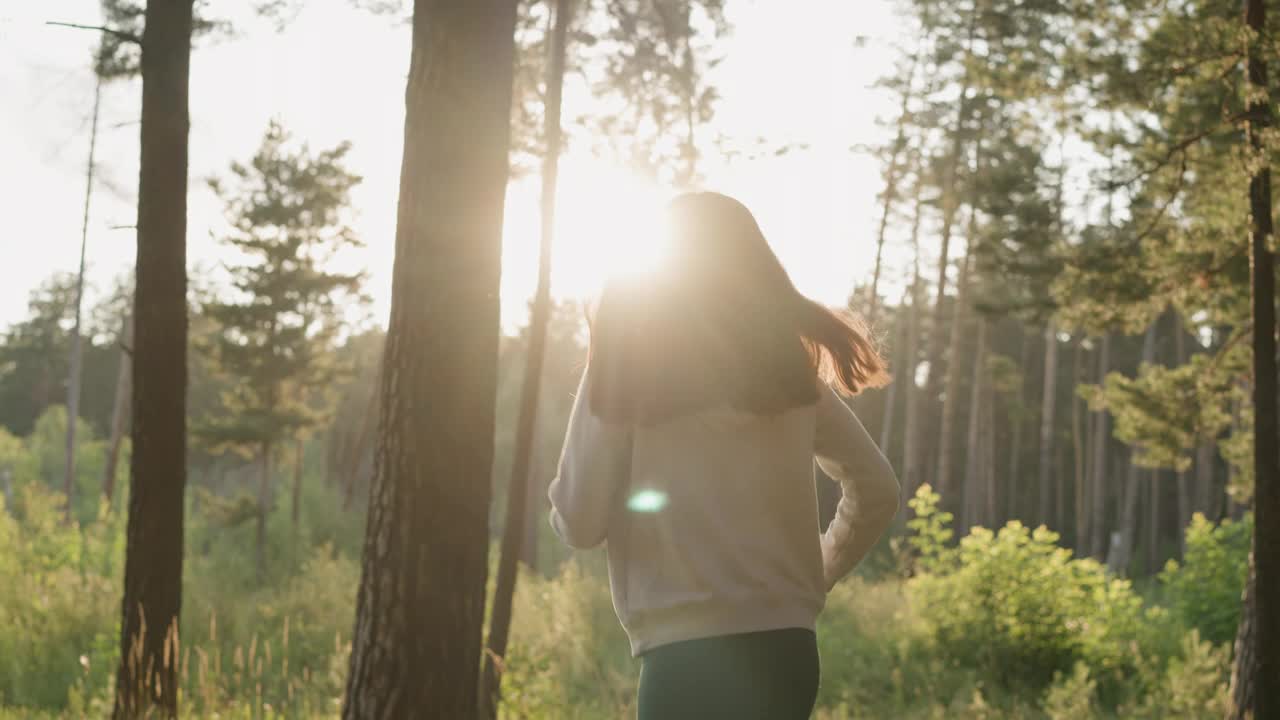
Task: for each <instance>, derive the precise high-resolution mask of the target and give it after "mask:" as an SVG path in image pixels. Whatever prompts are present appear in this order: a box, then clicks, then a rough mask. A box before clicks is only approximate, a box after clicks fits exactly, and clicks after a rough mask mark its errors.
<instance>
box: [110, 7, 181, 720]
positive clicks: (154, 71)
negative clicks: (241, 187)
mask: <svg viewBox="0 0 1280 720" xmlns="http://www.w3.org/2000/svg"><path fill="white" fill-rule="evenodd" d="M192 4H193V0H148V2H147V7H146V16H145V23H146V25H145V27H146V29H145V30H144V31H143V37H142V123H141V133H140V135H141V159H140V162H139V177H138V222H137V225H138V246H137V267H136V276H135V278H136V285H137V287H136V290H135V291H134V311H133V315H134V343H133V349H134V362H133V402H132V405H133V429H132V440H133V452H132V455H131V462H130V491H129V519H128V529H127V531H126V535H127V541H126V546H125V562H124V598H123V601H122V603H121V614H122V618H121V623H120V665H119V667H118V670H117V675H116V696H115V702H114V707H113V711H112V716H113V717H114V718H116V720H123V719H124V718H137V717H142V716H147V715H150V716H156V715H158V716H162V717H176V716H177V714H178V675H177V671H178V663H177V658H178V657H180V655H179V650H180V648H179V644H178V615H179V611H180V608H181V606H182V536H183V505H182V498H183V492H184V490H185V487H186V454H187V453H186V422H187V419H186V395H187V392H186V390H187V257H186V235H187V135H188V130H189V128H190V121H189V119H188V111H187V105H188V74H189V72H188V71H189V68H190V61H191V14H192Z"/></svg>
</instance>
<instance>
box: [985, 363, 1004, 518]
mask: <svg viewBox="0 0 1280 720" xmlns="http://www.w3.org/2000/svg"><path fill="white" fill-rule="evenodd" d="M995 400H996V395H995V388H994V387H992V383H991V381H990V378H988V380H987V382H986V399H985V400H984V401H983V403H982V407H983V409H984V413H983V415H984V418H983V421H982V446H983V448H984V450H983V454H982V457H983V473H982V475H983V477H984V478H986V489H985V490H984V491H983V493H982V495H983V498H984V499H985V500H986V506H985V507H984V508H983V518H982V522H981V524H982V525H983V526H985V527H989V528H993V529H994V528H997V527H999V526H1000V525H1001V523H1000V522H999V520H998V519H997V518H996V497H998V494H997V493H998V491H999V486H998V484H997V482H996V402H995Z"/></svg>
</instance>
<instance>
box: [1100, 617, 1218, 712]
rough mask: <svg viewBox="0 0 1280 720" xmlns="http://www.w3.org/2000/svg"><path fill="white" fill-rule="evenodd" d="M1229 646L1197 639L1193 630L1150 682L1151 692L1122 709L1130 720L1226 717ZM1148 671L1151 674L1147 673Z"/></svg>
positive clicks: (1197, 635)
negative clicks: (1133, 704)
mask: <svg viewBox="0 0 1280 720" xmlns="http://www.w3.org/2000/svg"><path fill="white" fill-rule="evenodd" d="M1230 660H1231V647H1230V646H1229V645H1216V646H1215V645H1214V644H1213V643H1211V642H1209V641H1207V640H1201V639H1200V633H1199V632H1197V631H1195V630H1192V631H1191V632H1189V633H1187V634H1186V635H1184V636H1183V637H1182V642H1181V645H1180V647H1179V649H1178V653H1177V654H1176V655H1174V656H1173V657H1171V658H1170V659H1169V663H1168V665H1167V666H1166V667H1165V668H1164V671H1163V672H1155V673H1154V674H1155V675H1156V677H1154V678H1152V680H1151V681H1150V682H1149V684H1150V686H1151V688H1152V690H1151V692H1149V693H1147V694H1146V696H1145V697H1144V698H1143V699H1142V701H1141V702H1140V703H1138V704H1137V705H1136V706H1133V707H1126V708H1123V712H1124V715H1125V716H1126V717H1132V718H1144V719H1145V718H1150V720H1159V719H1160V718H1188V720H1218V718H1222V717H1226V715H1227V707H1228V705H1229V695H1228V687H1229V685H1230V680H1231V664H1230ZM1149 672H1150V671H1149Z"/></svg>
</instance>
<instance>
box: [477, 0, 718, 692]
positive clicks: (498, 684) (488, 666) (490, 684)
mask: <svg viewBox="0 0 1280 720" xmlns="http://www.w3.org/2000/svg"><path fill="white" fill-rule="evenodd" d="M555 13H556V15H555V26H554V27H553V28H552V32H551V45H550V53H551V57H550V59H549V62H548V64H547V96H546V98H547V99H546V104H545V106H544V112H543V120H544V123H545V125H544V129H543V134H544V136H545V137H546V142H547V148H546V155H545V156H543V158H542V208H541V211H542V228H541V242H540V243H539V253H538V286H537V291H536V293H535V295H534V300H533V312H532V314H531V317H530V319H529V356H528V358H526V360H525V368H524V379H523V381H522V384H521V390H520V393H521V396H520V416H519V418H518V419H517V421H516V442H515V454H514V456H513V457H512V462H511V478H510V480H508V482H507V512H506V518H505V521H504V525H503V528H502V548H501V551H500V554H499V556H498V579H497V584H496V587H495V589H494V594H493V611H492V612H491V613H490V617H489V640H488V644H487V645H486V647H485V655H484V686H483V687H482V688H481V695H480V710H481V715H482V716H483V717H487V718H496V717H497V716H498V705H499V703H500V701H501V699H502V694H501V693H502V662H503V660H504V659H505V658H506V654H507V640H508V638H509V636H510V633H511V609H512V603H513V601H514V598H515V592H516V578H517V573H516V570H517V564H518V560H519V557H520V549H521V545H522V544H523V542H524V540H525V527H524V526H525V520H526V519H527V516H528V513H527V512H526V502H527V500H528V496H529V489H528V486H529V467H530V458H531V457H532V455H533V443H534V439H535V431H536V429H537V421H538V397H539V395H540V394H541V390H542V361H543V358H544V356H545V355H546V346H547V325H548V324H549V323H550V320H551V247H552V240H553V238H554V236H555V217H556V182H557V179H558V175H559V171H560V144H561V142H560V141H561V128H560V97H561V92H562V90H563V88H564V66H565V52H566V46H567V44H568V40H569V23H570V22H571V21H572V19H573V0H557V2H556V9H555ZM691 131H692V130H691ZM690 142H692V137H690Z"/></svg>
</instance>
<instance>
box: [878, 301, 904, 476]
mask: <svg viewBox="0 0 1280 720" xmlns="http://www.w3.org/2000/svg"><path fill="white" fill-rule="evenodd" d="M909 292H910V290H909V289H908V290H904V291H903V293H902V301H901V302H900V303H899V305H898V307H899V310H900V311H899V312H897V313H895V317H894V332H893V344H892V345H891V347H890V350H891V351H892V352H895V353H897V355H898V357H897V362H893V363H890V367H891V368H894V367H898V366H899V365H901V364H902V363H903V361H905V357H904V356H905V355H906V348H905V347H904V346H905V345H906V335H907V327H906V323H905V322H904V321H905V318H903V316H902V312H901V309H902V308H905V307H906V306H907V294H908V293H909ZM899 384H900V383H898V382H892V383H889V387H887V388H885V392H884V412H883V413H882V414H881V416H880V452H882V453H884V454H885V455H886V456H888V457H892V448H891V443H892V442H893V422H894V420H895V417H894V416H895V415H896V411H897V405H898V402H897V401H898V385H899Z"/></svg>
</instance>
